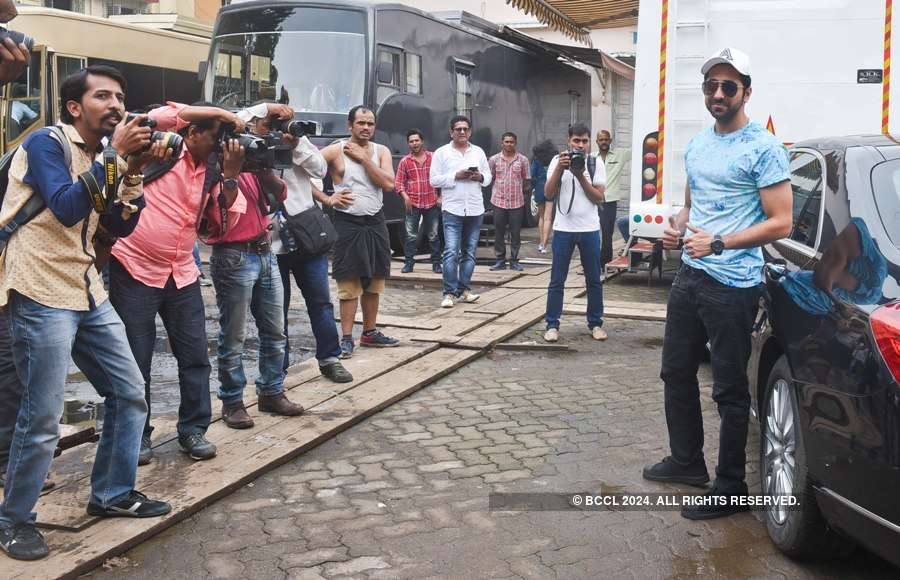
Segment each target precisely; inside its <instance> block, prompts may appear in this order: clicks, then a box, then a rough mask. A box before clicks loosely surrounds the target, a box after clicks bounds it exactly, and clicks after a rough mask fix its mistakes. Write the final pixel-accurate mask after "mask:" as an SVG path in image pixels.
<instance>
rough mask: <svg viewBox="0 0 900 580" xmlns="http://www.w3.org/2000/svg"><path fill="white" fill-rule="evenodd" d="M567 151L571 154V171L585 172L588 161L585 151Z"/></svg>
mask: <svg viewBox="0 0 900 580" xmlns="http://www.w3.org/2000/svg"><path fill="white" fill-rule="evenodd" d="M566 153H568V154H569V171H571V172H572V173H584V167H585V164H586V163H587V160H586V158H585V155H584V151H582V150H581V149H573V150H571V151H567V152H566Z"/></svg>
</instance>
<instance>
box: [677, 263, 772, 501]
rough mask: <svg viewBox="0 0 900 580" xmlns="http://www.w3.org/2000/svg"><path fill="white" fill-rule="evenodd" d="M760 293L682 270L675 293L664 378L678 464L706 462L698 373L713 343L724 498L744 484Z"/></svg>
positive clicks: (719, 470) (719, 473)
mask: <svg viewBox="0 0 900 580" xmlns="http://www.w3.org/2000/svg"><path fill="white" fill-rule="evenodd" d="M760 291H761V286H754V287H751V288H734V287H730V286H726V285H724V284H722V283H720V282H718V281H717V280H715V279H713V278H712V277H711V276H710V275H709V274H707V273H705V272H703V271H702V270H698V269H695V268H691V267H689V266H687V265H685V264H682V266H681V269H680V270H679V271H678V275H677V276H676V277H675V281H674V282H673V283H672V290H671V291H670V293H669V304H668V315H667V317H666V334H665V342H664V343H663V354H662V372H661V373H660V378H662V380H663V381H664V382H665V400H666V424H667V425H668V428H669V445H670V447H671V449H672V459H673V460H674V461H675V462H676V463H678V464H681V465H691V464H695V463H698V462H703V461H704V459H703V417H702V416H701V413H700V389H699V386H698V382H697V368H698V367H699V366H700V361H701V360H702V359H703V354H704V346H705V345H706V342H707V340H709V343H710V353H711V355H712V356H711V361H712V372H713V400H714V401H715V402H716V405H717V406H718V409H719V418H720V422H719V463H718V465H717V466H716V482H717V484H719V485H720V487H722V488H723V490H724V491H726V493H727V491H728V490H729V489H730V490H735V491H736V490H738V489H739V488H740V485H741V482H743V481H744V471H745V470H744V466H745V464H746V462H747V457H746V451H745V447H746V445H747V426H748V422H749V418H750V390H749V388H748V382H747V361H748V360H749V358H750V333H751V330H752V327H753V322H754V320H755V317H756V313H757V310H758V308H759V298H760Z"/></svg>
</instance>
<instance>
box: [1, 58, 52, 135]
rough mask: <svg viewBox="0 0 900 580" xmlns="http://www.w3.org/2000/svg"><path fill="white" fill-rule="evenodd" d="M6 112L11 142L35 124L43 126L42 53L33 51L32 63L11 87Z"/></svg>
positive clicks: (7, 129)
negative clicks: (41, 122)
mask: <svg viewBox="0 0 900 580" xmlns="http://www.w3.org/2000/svg"><path fill="white" fill-rule="evenodd" d="M9 96H10V101H9V107H8V108H7V112H6V142H7V143H9V142H11V141H13V140H14V139H16V138H17V137H19V136H20V135H22V134H24V133H25V132H26V131H28V130H29V129H31V128H32V127H33V126H35V125H37V126H41V125H40V124H39V123H40V120H41V97H42V96H43V90H42V87H41V53H40V52H33V53H31V63H30V64H29V65H28V68H27V69H25V72H23V73H22V74H21V76H19V78H17V79H16V80H15V81H13V82H12V83H10V87H9Z"/></svg>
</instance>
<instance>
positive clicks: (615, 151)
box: [596, 129, 631, 271]
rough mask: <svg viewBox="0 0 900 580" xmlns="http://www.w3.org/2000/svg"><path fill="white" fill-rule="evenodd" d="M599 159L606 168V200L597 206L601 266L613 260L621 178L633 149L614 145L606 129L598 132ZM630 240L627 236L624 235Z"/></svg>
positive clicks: (620, 194)
mask: <svg viewBox="0 0 900 580" xmlns="http://www.w3.org/2000/svg"><path fill="white" fill-rule="evenodd" d="M596 157H597V160H599V161H601V162H602V163H603V167H604V168H605V169H606V191H605V192H604V198H605V201H604V202H603V203H601V204H600V205H599V206H597V208H598V209H599V211H600V239H601V247H600V268H601V271H602V269H603V268H605V267H606V264H608V263H609V261H610V260H612V239H613V230H614V228H615V224H616V210H617V209H618V208H617V205H618V202H619V200H620V199H622V197H623V195H622V191H621V190H620V189H619V180H620V179H621V177H622V172H623V171H624V170H625V164H626V163H628V160H629V159H630V158H631V150H630V149H624V148H620V147H612V134H610V132H609V131H607V130H606V129H603V130H602V131H599V132H598V133H597V154H596ZM622 237H623V238H625V240H626V241H627V240H628V237H627V236H624V235H623V236H622Z"/></svg>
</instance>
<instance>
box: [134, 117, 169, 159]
mask: <svg viewBox="0 0 900 580" xmlns="http://www.w3.org/2000/svg"><path fill="white" fill-rule="evenodd" d="M135 117H137V115H136V114H135V113H128V114H127V115H126V116H125V122H126V123H130V122H132V121H133V120H134V118H135ZM139 126H140V127H150V128H151V129H153V128H154V127H156V121H154V120H153V119H150V118H146V119H144V120H143V121H141V122H140V124H139ZM156 141H161V142H162V143H163V145H165V146H166V148H167V149H168V148H171V149H172V158H177V157H178V156H179V155H181V148H182V147H183V146H184V138H183V137H182V136H181V135H179V134H178V133H173V132H172V131H153V132H151V133H150V143H151V144H152V143H154V142H156ZM147 149H149V147H147V148H146V149H144V150H145V151H146V150H147Z"/></svg>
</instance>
